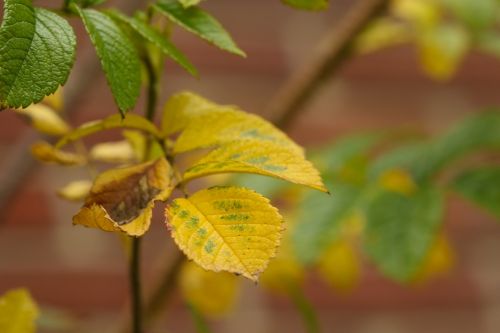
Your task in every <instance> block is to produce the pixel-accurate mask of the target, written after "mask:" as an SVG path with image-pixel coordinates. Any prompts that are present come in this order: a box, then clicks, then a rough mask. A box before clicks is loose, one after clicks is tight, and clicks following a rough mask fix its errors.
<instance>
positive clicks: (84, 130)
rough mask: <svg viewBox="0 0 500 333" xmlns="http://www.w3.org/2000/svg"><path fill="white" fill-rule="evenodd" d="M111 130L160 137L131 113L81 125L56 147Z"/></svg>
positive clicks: (147, 123) (157, 132) (144, 119)
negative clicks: (125, 129)
mask: <svg viewBox="0 0 500 333" xmlns="http://www.w3.org/2000/svg"><path fill="white" fill-rule="evenodd" d="M113 128H129V129H136V130H141V131H144V132H146V133H150V134H152V135H154V136H156V137H161V136H162V135H161V133H160V131H159V130H158V129H157V128H156V126H155V125H154V124H153V123H152V122H150V121H149V120H147V119H146V118H144V117H141V116H138V115H136V114H133V113H128V114H127V115H126V116H125V118H122V116H121V115H119V114H115V115H112V116H109V117H107V118H104V119H101V120H96V121H91V122H88V123H85V124H83V125H81V126H80V127H78V128H76V129H75V130H73V131H71V132H70V133H68V134H67V135H65V136H64V137H62V138H61V139H60V140H59V141H58V142H57V144H56V147H57V148H61V147H62V146H64V145H67V144H68V143H70V142H73V141H76V140H79V139H81V138H83V137H86V136H88V135H91V134H94V133H97V132H100V131H104V130H107V129H113Z"/></svg>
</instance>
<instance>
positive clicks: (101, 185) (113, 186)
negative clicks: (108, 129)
mask: <svg viewBox="0 0 500 333" xmlns="http://www.w3.org/2000/svg"><path fill="white" fill-rule="evenodd" d="M171 174H172V170H171V167H170V165H169V164H168V162H167V160H166V159H164V158H160V159H157V160H154V161H150V162H147V163H142V164H138V165H134V166H130V167H125V168H117V169H111V170H108V171H105V172H103V173H102V174H100V175H99V176H98V177H97V178H96V180H95V182H94V184H93V185H92V188H91V190H90V194H89V196H88V197H87V199H86V201H85V204H84V206H83V207H82V208H81V209H80V211H79V212H78V213H77V215H75V216H74V217H73V224H75V225H76V224H79V225H83V226H86V227H91V228H98V229H102V230H104V231H122V232H125V233H127V234H128V235H130V236H141V235H143V234H144V233H145V232H146V231H147V230H148V228H149V225H150V223H151V217H152V214H153V206H154V202H155V201H157V200H166V199H167V198H168V196H169V195H170V193H171V192H172V184H171Z"/></svg>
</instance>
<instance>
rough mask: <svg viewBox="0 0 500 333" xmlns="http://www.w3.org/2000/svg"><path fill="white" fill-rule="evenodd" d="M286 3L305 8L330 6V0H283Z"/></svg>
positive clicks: (313, 8) (317, 8)
mask: <svg viewBox="0 0 500 333" xmlns="http://www.w3.org/2000/svg"><path fill="white" fill-rule="evenodd" d="M281 1H282V2H283V3H284V4H286V5H288V6H291V7H294V8H297V9H303V10H323V9H326V8H328V0H281Z"/></svg>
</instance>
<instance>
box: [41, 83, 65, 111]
mask: <svg viewBox="0 0 500 333" xmlns="http://www.w3.org/2000/svg"><path fill="white" fill-rule="evenodd" d="M42 102H43V103H44V104H46V105H48V106H50V107H51V108H53V109H54V110H55V111H57V112H58V113H60V112H61V111H62V109H63V107H64V96H63V87H62V86H61V87H59V89H57V90H56V92H55V93H53V94H52V95H48V96H46V97H45V98H44V99H43V101H42Z"/></svg>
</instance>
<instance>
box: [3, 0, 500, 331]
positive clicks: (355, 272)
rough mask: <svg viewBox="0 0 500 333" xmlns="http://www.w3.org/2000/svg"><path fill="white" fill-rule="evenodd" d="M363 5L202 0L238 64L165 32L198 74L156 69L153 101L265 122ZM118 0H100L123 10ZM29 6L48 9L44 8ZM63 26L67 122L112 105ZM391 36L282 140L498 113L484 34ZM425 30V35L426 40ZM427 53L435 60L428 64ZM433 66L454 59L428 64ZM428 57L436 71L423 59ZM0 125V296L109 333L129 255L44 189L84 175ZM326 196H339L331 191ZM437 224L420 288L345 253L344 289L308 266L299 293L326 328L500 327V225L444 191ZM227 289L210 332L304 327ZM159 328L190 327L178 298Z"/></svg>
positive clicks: (85, 48)
mask: <svg viewBox="0 0 500 333" xmlns="http://www.w3.org/2000/svg"><path fill="white" fill-rule="evenodd" d="M363 1H364V0H356V1H354V0H331V4H330V7H329V9H328V10H326V11H324V12H304V11H298V10H294V9H292V8H289V7H286V6H284V5H282V4H281V3H280V2H279V1H269V0H253V1H243V0H240V1H234V0H207V1H206V2H204V3H203V7H204V8H205V9H207V10H208V11H210V12H211V13H212V14H213V15H214V16H215V17H217V18H218V19H219V20H220V21H221V22H222V23H223V24H224V26H225V27H226V28H227V30H228V31H230V32H231V34H232V35H233V37H234V39H235V40H236V41H237V42H238V44H239V46H240V47H241V48H242V49H243V50H245V52H246V53H247V55H248V57H247V58H246V59H242V58H238V57H234V56H231V55H227V54H224V53H222V52H220V51H219V50H217V49H215V48H213V47H210V46H208V45H206V44H205V43H203V42H200V41H199V40H197V39H196V38H195V37H193V36H191V35H189V34H187V33H184V32H183V31H180V30H176V31H175V32H174V41H175V42H176V43H177V45H178V47H179V48H180V49H181V50H183V51H184V52H185V53H186V54H187V55H188V56H189V58H190V59H191V61H192V62H193V63H194V64H195V65H196V66H197V67H198V69H199V71H200V79H196V78H193V77H190V76H189V75H188V74H186V73H185V72H183V71H182V70H181V69H179V68H178V67H177V66H175V65H174V64H173V63H172V62H169V61H167V65H166V68H165V75H164V89H163V91H162V94H161V101H162V103H163V102H164V101H166V100H167V98H168V96H170V95H171V94H172V93H174V92H177V91H179V90H192V91H194V92H196V93H199V94H201V95H202V96H204V97H206V98H209V99H211V100H214V101H216V102H218V103H222V104H235V105H238V106H240V107H241V108H242V109H243V110H246V111H248V112H253V113H257V114H260V115H262V116H263V117H264V118H268V119H269V118H272V117H273V115H271V114H266V110H269V109H270V108H269V103H270V102H271V101H272V100H273V98H274V97H275V96H276V94H277V92H278V91H279V90H280V88H281V87H282V86H283V85H284V84H285V82H286V81H287V80H288V79H289V78H290V77H291V75H292V73H294V72H295V71H297V70H299V69H300V68H303V67H304V66H306V65H307V63H308V61H310V59H311V57H312V55H314V54H315V50H316V49H317V45H318V43H319V42H320V41H321V40H322V39H323V38H324V36H325V35H327V34H329V33H330V31H331V29H332V28H333V29H335V28H336V27H337V26H339V29H340V26H341V24H342V22H343V19H345V17H346V15H349V13H350V12H351V11H352V10H353V8H354V7H355V6H356V5H357V3H358V2H363ZM464 1H465V0H464ZM126 2H127V1H126V0H122V1H114V2H111V1H110V3H117V4H118V5H120V6H129V7H130V4H126ZM130 2H131V3H135V2H136V1H130ZM414 2H417V3H418V2H428V1H425V0H422V1H418V0H417V1H414ZM482 2H483V1H477V2H475V1H473V0H471V1H470V3H475V4H476V5H477V4H479V3H482ZM36 3H37V4H40V5H45V4H48V5H49V6H54V2H53V1H36ZM493 3H495V4H496V3H497V2H496V1H493ZM417 7H418V5H417ZM471 8H473V10H472V11H474V6H472V7H471ZM410 11H411V10H410ZM385 12H387V10H386V11H385ZM385 12H384V13H385ZM403 12H404V11H403ZM416 12H418V9H417V10H416ZM486 12H489V13H491V14H492V15H493V16H494V17H496V16H498V14H499V10H498V8H497V7H494V10H493V11H491V10H487V11H486ZM413 13H414V12H413ZM418 15H419V14H417V16H418ZM426 15H428V13H427V14H425V13H424V14H421V15H420V16H418V17H419V18H417V19H415V20H417V21H418V20H423V21H425V20H426V19H429V16H426ZM454 19H455V18H454V16H453V12H451V11H449V12H445V14H443V17H442V18H440V20H443V21H444V22H447V23H448V22H451V21H453V22H454ZM405 20H409V21H411V20H412V18H411V15H409V16H406V17H405V16H404V15H403V16H402V17H399V18H398V19H397V21H398V22H403V21H405ZM430 20H432V18H430ZM412 22H413V21H412ZM72 23H74V24H73V26H74V27H75V30H76V32H77V35H78V38H79V47H78V55H77V61H76V70H75V71H74V72H73V73H72V76H71V77H70V81H69V83H68V89H67V92H68V94H73V96H71V98H72V103H71V105H70V107H71V110H67V111H69V112H68V115H69V119H71V123H72V124H75V125H76V124H81V123H83V122H85V121H90V120H94V119H97V118H100V117H103V116H105V115H110V114H114V113H115V112H116V107H115V105H114V102H113V99H112V96H111V94H110V92H109V89H108V88H107V86H106V82H105V79H104V76H103V74H102V73H101V72H100V69H99V67H96V66H95V60H92V59H94V58H95V54H94V50H93V48H92V46H91V45H90V42H89V40H88V37H87V36H86V35H85V34H84V30H83V27H82V26H81V24H80V23H79V22H76V20H75V21H74V22H72ZM412 24H413V23H412ZM418 24H425V22H424V23H416V26H418ZM457 24H462V25H463V26H466V23H463V22H460V23H457ZM496 25H497V24H496V23H493V24H492V25H491V29H492V30H495V29H496ZM412 29H414V27H413V28H412ZM464 29H467V27H466V28H464ZM396 30H397V29H396ZM394 31H395V29H393V28H389V29H387V30H384V29H383V28H382V29H381V30H380V31H378V32H375V35H376V37H371V38H370V37H366V38H365V39H366V40H365V41H364V42H363V40H360V41H359V43H358V44H357V46H356V47H355V48H356V52H352V54H350V55H349V57H348V59H345V62H344V63H343V65H342V66H341V67H340V69H339V70H338V71H335V72H334V73H333V75H332V76H331V77H330V78H329V79H328V80H327V81H326V82H325V83H324V84H323V85H322V86H321V87H320V88H318V89H317V91H316V92H315V93H314V96H313V97H312V98H311V100H310V101H309V102H308V103H306V104H305V105H304V106H303V108H302V109H301V110H300V113H299V114H298V116H297V117H295V118H294V119H293V121H292V122H291V123H290V124H289V126H288V128H287V132H288V133H289V135H290V136H291V137H292V138H293V139H294V140H296V141H297V142H298V143H299V144H301V145H303V146H305V147H311V149H313V150H314V147H318V146H324V145H327V144H329V143H332V142H336V141H337V140H338V139H340V138H343V137H344V136H346V135H349V134H355V133H360V132H366V131H375V130H395V131H398V132H408V133H419V134H426V135H430V136H437V135H440V134H441V133H443V132H444V131H446V130H447V129H448V128H450V126H452V125H453V124H455V123H457V122H459V121H461V120H463V119H464V117H466V116H470V115H473V114H475V113H477V112H480V111H482V110H484V109H485V108H488V107H492V106H498V105H500V93H499V90H498V89H499V88H498V87H499V84H500V59H498V58H496V56H495V50H497V48H496V44H494V43H493V41H492V44H491V45H490V44H489V46H488V47H483V48H481V47H475V46H470V47H469V46H461V45H463V44H460V43H462V41H461V39H460V38H461V37H460V36H461V35H460V33H461V32H458V33H456V32H452V33H451V34H450V35H446V36H451V37H449V39H446V38H447V37H444V39H439V40H438V41H437V42H436V43H437V45H438V46H440V47H442V48H444V49H445V50H448V49H453V50H455V51H451V52H445V56H443V55H442V54H440V53H439V52H438V51H436V50H435V49H432V47H431V51H429V50H427V51H425V50H424V51H422V48H421V46H422V45H420V48H419V47H418V46H416V43H415V41H414V40H412V39H411V38H410V37H409V36H408V35H405V34H404V33H400V32H394ZM412 31H413V30H412ZM413 32H415V31H413ZM454 33H455V34H454ZM437 34H438V32H436V31H433V32H430V35H431V36H438V35H437ZM457 36H458V37H457ZM447 41H449V44H447V43H448V42H447ZM424 44H425V43H424ZM457 45H458V46H457ZM438 48H439V47H438ZM485 50H486V51H485ZM358 51H359V52H358ZM426 52H430V53H431V54H430V55H429V54H427V56H426V55H425V53H426ZM433 52H434V53H433ZM425 57H427V58H425ZM440 57H444V58H446V59H445V60H442V61H444V62H445V63H446V64H449V63H452V65H449V66H448V65H446V64H445V65H440V63H439V62H440V61H441V60H440V59H441V58H440ZM426 59H427V60H426ZM429 59H431V60H430V61H431V62H432V59H434V60H435V61H436V62H438V63H437V64H436V63H431V64H429ZM89 65H90V67H89ZM94 67H96V68H94ZM448 67H450V68H448ZM83 74H84V75H87V76H88V78H87V79H88V81H89V82H90V84H86V85H85V89H84V90H83V91H78V90H77V88H78V87H75V79H76V77H77V76H78V75H83ZM139 105H140V106H142V104H141V103H139ZM67 106H68V105H67ZM0 116H1V121H0V156H1V157H0V175H1V176H2V180H5V182H4V181H2V183H1V184H0V187H2V195H3V196H0V199H1V201H2V202H0V204H1V208H2V209H1V210H0V294H2V293H4V292H5V291H6V290H8V289H11V288H16V287H26V288H28V289H29V290H30V291H31V293H32V295H33V297H34V298H35V299H36V300H37V302H38V303H39V304H40V305H41V306H42V308H43V309H47V311H46V315H45V317H44V319H43V318H42V319H43V320H44V323H45V324H44V325H45V326H43V325H42V326H43V327H48V328H46V331H47V332H57V331H61V332H113V331H114V329H115V328H116V326H117V325H118V326H119V324H120V323H122V322H123V316H124V314H126V310H127V300H128V283H127V274H126V272H127V265H126V255H125V254H124V251H123V249H122V246H121V243H120V240H119V239H118V238H117V237H116V235H113V234H108V233H103V232H101V231H98V230H90V229H83V228H79V227H73V226H72V224H71V218H72V216H73V214H74V213H75V212H76V211H77V210H78V208H79V207H80V205H79V204H77V203H68V202H66V201H63V200H61V199H59V198H58V197H57V196H56V195H55V192H56V191H57V189H59V188H61V187H62V186H64V185H66V184H67V183H68V182H70V181H71V180H73V179H75V178H76V179H78V178H83V177H85V171H84V170H81V169H77V168H60V167H54V166H46V165H42V164H40V163H38V162H35V161H33V159H32V157H31V156H30V155H29V145H30V144H31V143H32V142H33V141H34V139H36V134H34V133H33V131H32V130H31V129H30V127H29V125H27V124H26V123H25V122H24V121H23V119H21V118H20V117H18V116H17V115H16V114H15V113H13V112H10V111H4V112H2V113H1V115H0ZM116 137H117V136H116V133H110V134H109V133H105V134H99V135H96V136H93V137H91V138H90V139H89V143H92V142H97V141H99V140H102V139H115V138H116ZM14 185H15V186H14ZM331 190H332V192H333V193H334V194H335V188H332V189H331ZM278 201H279V198H278ZM162 222H163V217H162V208H161V207H159V208H158V210H157V211H156V212H155V217H154V221H153V225H152V231H151V232H149V233H147V234H146V236H145V241H144V242H143V244H144V252H143V260H144V266H143V276H144V284H145V288H146V292H148V291H150V289H151V288H153V287H154V285H155V284H156V282H157V278H158V275H159V274H160V273H161V272H162V271H163V270H164V269H165V265H167V264H168V262H169V261H171V260H172V258H174V257H175V253H176V251H177V249H175V248H174V246H173V244H172V241H171V238H170V236H169V232H168V230H167V229H166V227H165V226H164V224H163V223H162ZM443 228H444V230H445V233H446V235H447V241H448V243H449V246H450V248H451V249H450V250H449V251H450V252H447V254H446V258H445V260H444V261H445V264H444V266H445V269H438V270H439V273H440V274H435V276H434V275H433V276H432V278H429V279H425V281H421V282H420V283H410V284H406V283H401V282H397V281H395V280H394V279H391V278H389V277H387V276H385V275H384V274H382V273H380V271H379V270H378V269H377V268H376V267H375V265H374V264H373V262H372V261H371V260H368V259H367V258H366V256H364V255H363V254H362V252H361V251H360V253H359V258H358V259H356V260H358V261H359V262H360V267H359V269H358V268H354V269H352V270H349V268H346V271H347V273H345V272H344V273H340V274H346V275H347V280H349V279H352V281H353V283H352V286H351V285H350V284H349V283H347V284H348V285H349V287H346V288H342V287H340V288H335V286H333V287H332V285H331V284H329V283H328V282H327V281H325V279H322V278H321V277H320V276H318V274H317V272H316V271H311V272H310V273H308V274H307V276H306V277H305V282H304V294H305V295H306V296H307V299H308V300H309V302H310V303H311V304H312V306H313V307H314V308H315V309H316V312H317V317H318V320H319V322H320V326H321V328H322V331H324V332H343V333H344V332H352V333H365V332H366V333H378V332H383V333H391V332H408V333H412V332H415V333H416V332H423V331H425V332H428V333H434V332H435V333H444V332H453V333H460V332H464V333H465V332H484V333H490V332H491V333H494V332H499V331H500V263H499V260H498V257H499V253H500V225H499V224H498V221H497V220H495V218H494V217H493V216H492V215H490V214H488V213H486V212H484V211H482V210H480V209H478V208H477V207H476V206H475V205H473V204H472V203H470V202H468V201H466V200H464V199H463V198H461V197H459V196H458V195H455V194H453V193H450V194H449V195H447V196H446V212H445V221H444V227H443ZM395 251H397V249H395ZM340 261H342V260H340ZM346 265H347V266H349V264H346ZM240 280H241V281H240ZM238 281H239V282H238V283H239V284H240V286H238V288H237V289H238V291H237V293H238V294H239V295H238V297H237V298H236V300H235V303H234V306H232V307H231V310H230V312H229V313H228V314H225V315H221V316H219V318H218V319H208V320H209V322H210V325H211V326H212V328H213V331H214V332H240V333H245V332H248V333H250V332H252V333H253V332H269V333H271V332H305V329H304V324H303V322H302V319H301V315H299V314H298V312H297V310H296V307H295V306H294V304H293V302H291V301H290V298H289V297H287V296H284V295H283V294H280V293H274V292H273V291H272V290H271V291H270V290H268V289H265V288H263V287H261V285H254V284H252V283H250V282H248V281H243V279H242V278H239V279H238ZM334 285H335V284H334ZM75 321H76V322H75ZM51 323H52V324H51ZM51 325H52V326H51ZM58 325H59V326H58ZM57 327H60V330H57V329H56V328H57ZM42 331H43V330H42ZM166 331H168V332H194V331H195V329H194V326H193V324H192V320H191V316H190V314H189V311H188V310H187V308H186V306H185V305H184V301H183V300H182V297H181V296H180V295H179V293H178V292H177V291H175V292H174V295H173V298H172V300H171V302H170V303H169V305H168V307H167V309H166V311H165V315H163V316H162V317H161V319H160V320H159V321H158V322H157V325H156V330H155V329H151V331H150V332H166Z"/></svg>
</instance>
